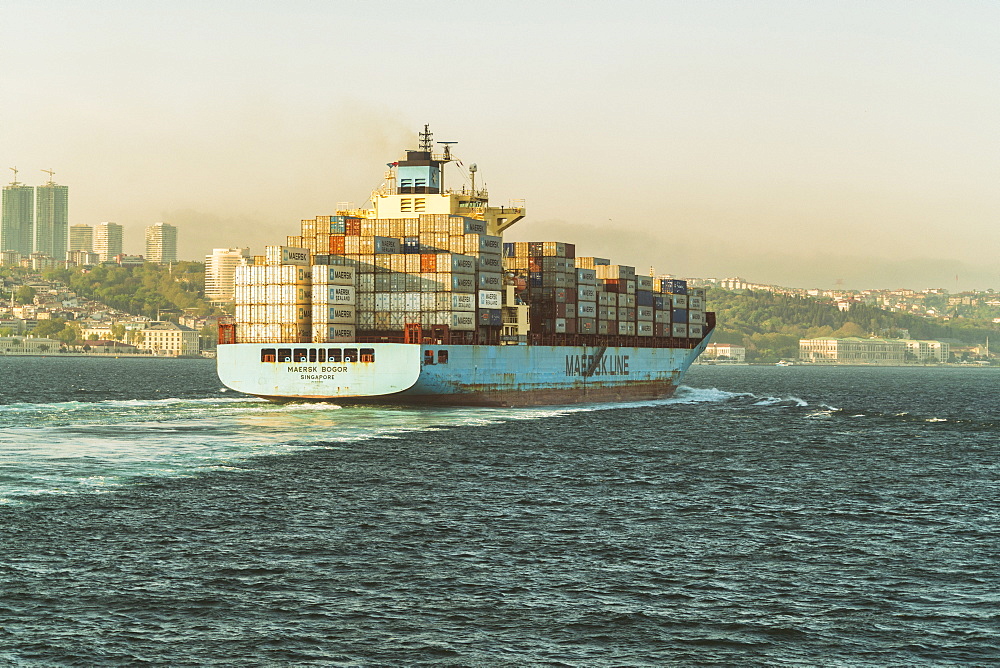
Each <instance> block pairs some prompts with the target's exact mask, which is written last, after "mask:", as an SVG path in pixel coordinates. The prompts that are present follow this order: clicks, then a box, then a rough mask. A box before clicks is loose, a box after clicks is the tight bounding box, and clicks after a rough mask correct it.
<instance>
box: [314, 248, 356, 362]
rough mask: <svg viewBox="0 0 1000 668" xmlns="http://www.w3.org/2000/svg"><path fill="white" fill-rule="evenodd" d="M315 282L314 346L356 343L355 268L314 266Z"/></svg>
mask: <svg viewBox="0 0 1000 668" xmlns="http://www.w3.org/2000/svg"><path fill="white" fill-rule="evenodd" d="M312 281H313V282H312V340H313V343H338V342H346V341H354V340H355V336H356V331H357V330H356V327H357V310H356V303H357V299H356V291H355V284H354V283H355V273H354V267H346V266H340V265H328V264H318V265H313V268H312Z"/></svg>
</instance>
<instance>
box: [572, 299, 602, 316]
mask: <svg viewBox="0 0 1000 668" xmlns="http://www.w3.org/2000/svg"><path fill="white" fill-rule="evenodd" d="M576 315H577V317H578V318H596V317H597V302H577V303H576Z"/></svg>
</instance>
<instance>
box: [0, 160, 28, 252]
mask: <svg viewBox="0 0 1000 668" xmlns="http://www.w3.org/2000/svg"><path fill="white" fill-rule="evenodd" d="M34 205H35V189H34V187H32V186H26V185H24V184H23V183H18V181H17V170H14V180H13V181H12V182H11V184H10V185H8V186H4V189H3V213H2V217H0V250H5V251H17V252H18V253H20V254H21V255H25V256H26V255H31V251H33V250H34V248H33V245H32V241H33V237H34V232H35V213H34Z"/></svg>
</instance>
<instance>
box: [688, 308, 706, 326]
mask: <svg viewBox="0 0 1000 668" xmlns="http://www.w3.org/2000/svg"><path fill="white" fill-rule="evenodd" d="M688 324H689V325H704V324H705V312H704V311H693V310H688Z"/></svg>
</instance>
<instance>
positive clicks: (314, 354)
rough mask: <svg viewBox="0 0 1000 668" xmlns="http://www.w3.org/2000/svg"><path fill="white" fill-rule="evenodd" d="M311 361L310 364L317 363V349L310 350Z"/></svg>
mask: <svg viewBox="0 0 1000 668" xmlns="http://www.w3.org/2000/svg"><path fill="white" fill-rule="evenodd" d="M309 361H310V362H315V361H316V349H315V348H310V349H309Z"/></svg>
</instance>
